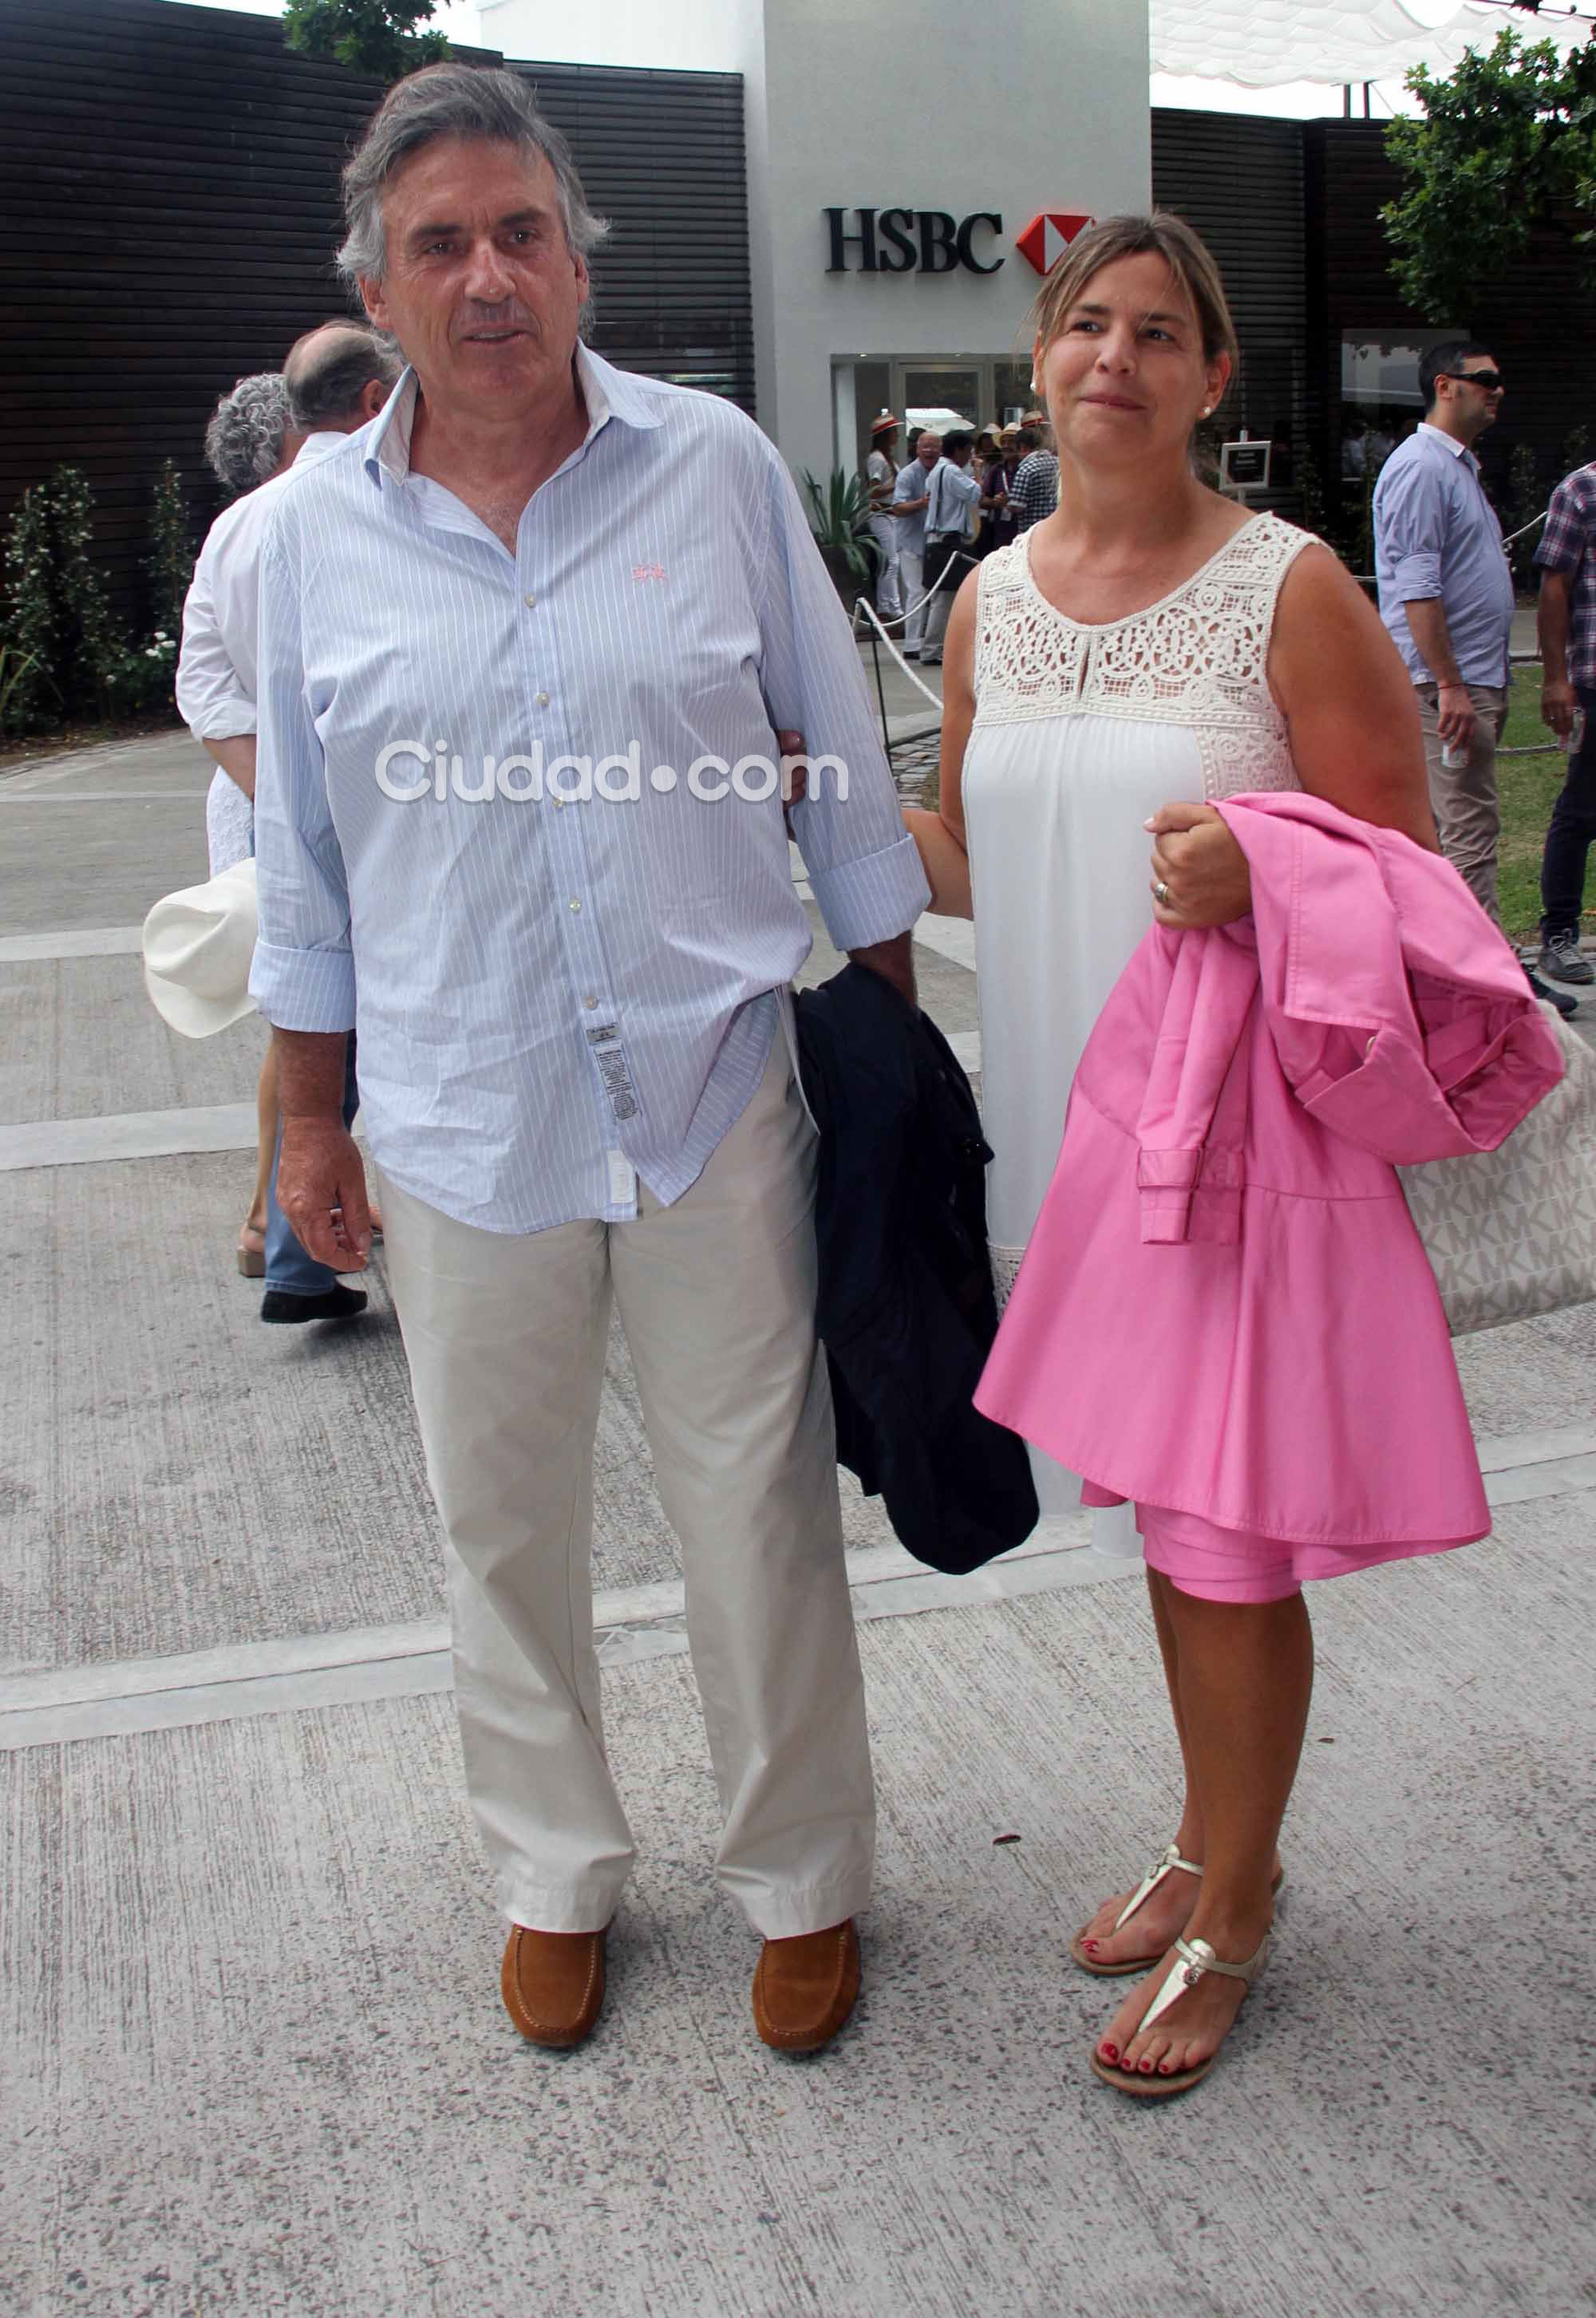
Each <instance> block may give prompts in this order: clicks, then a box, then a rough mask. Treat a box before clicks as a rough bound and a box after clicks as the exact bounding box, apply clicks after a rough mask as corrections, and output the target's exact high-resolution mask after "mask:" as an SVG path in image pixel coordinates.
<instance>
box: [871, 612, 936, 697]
mask: <svg viewBox="0 0 1596 2318" xmlns="http://www.w3.org/2000/svg"><path fill="white" fill-rule="evenodd" d="M861 612H862V613H863V614H864V615H865V617H866V619H867V620H869V622H870V625H871V626H872V627H873V628H874V629H875V631H876V633H877V634H878V635H879V637H880V639H881V642H883V643H884V644H885V645H886V647H887V649H888V651H889V652H890V653H891V654H892V657H893V659H894V660H896V661H897V664H898V666H899V668H901V669H902V670H903V672H904V674H905V675H906V677H907V678H908V679H909V682H910V683H911V684H912V685H913V686H914V687H915V691H916V692H922V693H924V696H925V697H926V699H927V700H929V701H930V703H931V705H932V706H933V708H934V709H935V711H936V713H937V714H938V715H939V716H940V715H941V714H942V701H941V700H940V698H939V697H938V696H937V695H936V694H935V693H934V692H933V690H932V688H931V687H930V686H929V685H928V684H927V683H925V682H924V680H923V678H920V677H919V676H917V675H916V674H915V670H914V669H912V668H911V667H910V666H909V664H908V662H907V660H905V658H904V656H903V654H902V652H900V651H898V649H897V645H896V644H895V643H894V642H893V641H892V639H891V637H890V636H889V635H888V633H887V631H886V629H885V628H884V627H883V626H882V625H881V623H880V620H879V618H878V616H877V614H876V607H875V606H874V605H873V604H872V603H870V601H869V600H868V598H867V597H863V596H861V597H859V598H858V599H857V600H856V602H855V604H854V606H853V632H854V633H855V635H857V634H858V633H859V615H860V614H861Z"/></svg>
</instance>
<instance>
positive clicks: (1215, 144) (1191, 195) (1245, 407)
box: [1152, 106, 1308, 515]
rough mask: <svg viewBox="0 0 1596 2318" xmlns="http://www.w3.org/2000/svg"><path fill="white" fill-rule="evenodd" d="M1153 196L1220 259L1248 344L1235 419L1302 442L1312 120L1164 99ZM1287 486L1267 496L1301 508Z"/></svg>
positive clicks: (1228, 406)
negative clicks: (1306, 156)
mask: <svg viewBox="0 0 1596 2318" xmlns="http://www.w3.org/2000/svg"><path fill="white" fill-rule="evenodd" d="M1152 188H1153V200H1154V201H1155V202H1157V203H1158V205H1159V208H1161V209H1169V210H1174V211H1177V214H1178V215H1179V216H1181V217H1183V218H1185V220H1186V222H1187V224H1188V225H1192V226H1195V229H1196V230H1197V231H1198V232H1199V233H1200V234H1201V235H1202V237H1203V238H1204V241H1205V242H1206V243H1207V244H1208V247H1210V249H1211V250H1212V251H1213V255H1214V256H1215V258H1216V259H1217V260H1218V262H1219V268H1220V272H1221V274H1222V275H1223V277H1224V285H1225V294H1226V296H1227V298H1228V299H1229V301H1230V305H1231V318H1232V319H1233V320H1234V322H1235V325H1236V336H1237V338H1238V340H1239V342H1240V348H1241V362H1240V370H1239V373H1238V375H1237V378H1236V380H1235V382H1234V383H1233V384H1232V386H1231V391H1230V394H1229V396H1228V397H1227V400H1226V403H1225V412H1226V416H1227V418H1228V419H1229V420H1230V422H1231V425H1232V426H1237V425H1245V426H1246V427H1248V428H1249V431H1250V432H1251V433H1252V434H1254V435H1258V436H1269V437H1272V438H1274V439H1275V440H1276V441H1279V440H1280V439H1281V437H1282V436H1283V435H1288V436H1289V441H1290V443H1291V445H1300V444H1301V443H1302V442H1303V433H1304V427H1305V422H1306V417H1307V407H1308V404H1307V395H1308V382H1307V375H1306V362H1305V353H1306V329H1305V323H1306V273H1305V265H1304V250H1303V140H1302V124H1301V123H1300V122H1299V121H1271V120H1268V119H1266V118H1264V117H1262V116H1259V117H1258V118H1253V117H1251V116H1249V115H1247V114H1238V113H1228V112H1184V111H1177V110H1176V109H1174V108H1172V107H1170V108H1166V107H1164V106H1155V108H1154V110H1153V116H1152ZM1283 468H1284V472H1285V476H1286V480H1287V488H1285V490H1277V491H1271V492H1270V494H1269V495H1268V497H1267V499H1264V500H1260V501H1259V502H1258V504H1260V505H1266V506H1270V507H1277V508H1280V510H1281V511H1282V512H1283V513H1285V514H1288V515H1289V514H1292V513H1294V512H1295V507H1296V499H1295V494H1294V489H1293V488H1292V487H1291V483H1292V476H1291V469H1290V467H1289V465H1285V464H1284V463H1283Z"/></svg>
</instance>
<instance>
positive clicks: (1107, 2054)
mask: <svg viewBox="0 0 1596 2318" xmlns="http://www.w3.org/2000/svg"><path fill="white" fill-rule="evenodd" d="M1102 2050H1103V2057H1104V2059H1105V2061H1117V2060H1118V2059H1119V2056H1120V2048H1119V2046H1118V2045H1117V2044H1105V2045H1104V2046H1103V2048H1102Z"/></svg>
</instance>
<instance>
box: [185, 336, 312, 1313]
mask: <svg viewBox="0 0 1596 2318" xmlns="http://www.w3.org/2000/svg"><path fill="white" fill-rule="evenodd" d="M302 440H303V436H302V435H301V434H300V433H299V432H298V430H297V429H296V428H295V427H293V423H292V420H291V418H290V416H289V409H288V388H287V385H286V384H285V382H284V378H283V374H282V373H281V372H280V371H275V370H261V371H255V372H253V373H251V374H250V375H249V376H248V378H241V379H239V380H238V381H237V382H236V383H235V384H234V385H233V386H232V387H230V389H229V391H228V392H227V393H226V394H224V395H223V396H222V398H221V401H220V402H218V404H217V406H216V408H215V409H214V411H213V412H212V415H211V420H210V424H209V425H208V426H207V427H206V428H205V458H206V462H207V463H208V464H209V466H210V469H211V472H212V474H213V475H214V476H215V477H216V480H217V481H218V482H219V483H220V484H221V488H222V490H224V491H227V492H228V493H230V496H231V498H232V499H234V500H235V501H237V500H239V499H243V498H245V497H246V496H247V495H248V493H249V492H251V491H254V490H258V488H259V486H260V485H261V484H262V483H269V482H270V481H271V480H272V478H273V476H274V475H281V474H285V473H286V472H287V471H288V469H289V468H290V467H291V466H292V465H293V459H294V454H295V453H296V452H297V451H298V449H299V446H300V444H301V443H302ZM222 520H223V525H224V526H231V524H232V523H233V521H234V520H235V518H234V517H233V514H232V511H231V509H230V510H229V512H228V514H227V516H226V517H224V518H223V519H222ZM214 537H215V534H212V538H214ZM206 549H207V551H210V553H212V554H213V553H214V551H213V550H212V546H211V541H209V540H208V541H207V543H206ZM214 593H215V580H214V574H213V573H212V571H211V568H210V562H209V561H208V557H207V554H206V553H202V556H201V559H200V562H199V563H198V564H196V566H195V573H194V583H193V585H191V587H190V589H189V594H188V599H187V601H186V603H185V606H184V616H183V652H182V656H181V657H180V659H179V661H178V668H177V694H178V706H179V708H180V710H181V711H182V713H183V715H184V717H185V721H186V722H187V723H189V725H190V727H191V729H194V731H195V732H196V737H197V735H198V731H199V727H200V725H201V723H203V722H204V721H205V712H206V710H207V709H208V708H210V707H212V706H213V705H214V704H213V701H212V697H211V696H212V693H214V692H215V691H217V690H218V688H219V687H218V685H217V683H216V681H215V680H214V678H213V679H212V682H211V684H210V685H209V686H207V684H206V681H205V676H204V670H203V667H202V665H201V663H202V661H205V660H208V661H209V663H210V664H211V665H212V668H214V669H221V671H222V676H223V678H224V681H225V685H226V687H227V688H228V689H229V690H232V689H236V687H237V677H236V674H235V672H234V670H233V669H232V665H231V662H230V660H229V657H228V654H227V651H226V647H225V643H224V642H223V640H222V638H221V630H220V626H219V624H218V620H217V616H216V611H215V605H214V601H213V598H214ZM207 645H209V647H210V650H209V652H208V653H207V651H206V650H205V647H206V646H207ZM211 722H212V723H214V719H213V718H212V720H211ZM207 729H209V726H207ZM216 730H217V732H219V734H220V735H221V738H220V741H219V744H218V746H210V745H209V744H208V743H203V745H206V746H207V748H208V753H209V754H210V755H211V756H212V759H215V760H216V766H217V769H216V771H215V773H214V774H213V776H212V781H211V786H210V789H209V791H208V793H207V795H206V798H205V839H206V845H207V849H208V851H209V853H210V858H211V875H212V877H215V876H220V875H221V872H222V871H223V870H224V869H230V868H231V867H234V865H235V864H236V863H238V862H239V861H248V859H249V858H251V857H252V855H253V854H254V851H255V807H254V804H253V803H252V802H251V798H250V795H249V793H248V790H246V789H244V788H242V787H240V786H239V784H238V782H237V781H235V780H234V779H233V778H232V777H230V774H229V772H228V770H227V769H226V768H225V767H224V766H223V765H222V763H221V754H222V753H225V752H226V750H228V749H230V748H231V747H234V746H236V745H237V743H236V739H235V737H234V736H237V735H238V734H239V733H240V732H243V733H244V734H246V735H248V736H251V737H250V738H249V750H250V755H251V777H252V770H253V738H252V736H253V732H254V714H253V711H252V710H251V711H250V713H249V714H248V716H244V717H239V716H232V717H229V716H227V715H226V714H224V715H223V717H222V719H221V723H220V724H219V725H217V727H216ZM256 1110H257V1122H258V1129H259V1131H258V1136H257V1154H256V1173H255V1189H254V1190H253V1191H252V1193H251V1194H250V1199H249V1207H248V1213H247V1215H246V1217H245V1220H244V1224H243V1227H242V1229H241V1230H240V1232H239V1248H238V1263H239V1271H241V1272H242V1273H243V1274H244V1275H245V1277H246V1278H247V1279H249V1280H259V1279H261V1278H263V1277H264V1275H265V1272H266V1190H267V1185H268V1184H269V1182H270V1180H271V1172H272V1158H273V1155H274V1153H275V1150H276V1147H277V1071H276V1062H275V1056H274V1055H273V1054H272V1052H271V1049H270V1048H269V1047H268V1049H267V1051H266V1059H265V1061H264V1063H263V1064H262V1065H261V1071H260V1077H259V1081H258V1083H257V1089H256Z"/></svg>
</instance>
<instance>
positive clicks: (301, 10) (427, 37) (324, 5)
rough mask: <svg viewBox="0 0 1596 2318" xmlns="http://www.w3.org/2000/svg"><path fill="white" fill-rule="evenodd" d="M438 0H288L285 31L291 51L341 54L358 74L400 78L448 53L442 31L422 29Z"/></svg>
mask: <svg viewBox="0 0 1596 2318" xmlns="http://www.w3.org/2000/svg"><path fill="white" fill-rule="evenodd" d="M433 7H434V0H288V5H287V7H286V8H285V9H284V12H283V29H284V35H285V37H286V39H287V41H288V45H289V47H290V48H291V49H299V50H300V52H301V53H302V55H304V56H308V57H336V58H337V59H338V63H339V64H341V65H347V66H348V67H350V69H351V70H352V71H354V72H363V73H370V74H371V75H372V76H374V78H375V79H377V80H383V81H395V80H399V79H401V77H402V76H403V75H404V74H406V73H409V72H414V71H415V69H416V67H417V66H418V65H434V64H437V63H439V62H440V61H441V60H442V58H445V57H446V56H447V55H448V54H449V44H448V42H447V40H446V39H445V38H444V36H443V34H442V33H441V32H418V31H417V30H416V26H417V25H418V24H423V23H425V22H426V21H427V19H428V17H429V16H430V15H431V14H432V13H433Z"/></svg>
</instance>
